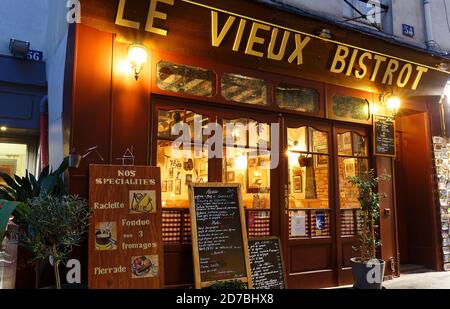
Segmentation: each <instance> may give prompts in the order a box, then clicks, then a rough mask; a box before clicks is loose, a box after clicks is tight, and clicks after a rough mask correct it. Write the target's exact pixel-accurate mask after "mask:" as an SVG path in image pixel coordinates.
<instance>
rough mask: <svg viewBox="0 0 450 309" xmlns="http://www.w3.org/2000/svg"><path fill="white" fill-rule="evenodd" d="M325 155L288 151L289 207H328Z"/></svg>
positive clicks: (327, 167) (327, 164)
mask: <svg viewBox="0 0 450 309" xmlns="http://www.w3.org/2000/svg"><path fill="white" fill-rule="evenodd" d="M328 171H329V161H328V156H327V155H307V154H300V153H295V152H290V153H289V188H288V191H289V208H291V209H295V208H314V209H322V208H328V207H329V203H328V192H329V189H328V181H329V173H328Z"/></svg>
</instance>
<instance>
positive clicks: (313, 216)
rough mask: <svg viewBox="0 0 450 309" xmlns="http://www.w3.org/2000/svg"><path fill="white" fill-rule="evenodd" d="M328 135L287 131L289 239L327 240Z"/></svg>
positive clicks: (303, 129)
mask: <svg viewBox="0 0 450 309" xmlns="http://www.w3.org/2000/svg"><path fill="white" fill-rule="evenodd" d="M328 142H329V139H328V133H327V132H322V131H319V130H316V129H315V128H312V127H306V126H305V127H300V128H288V153H287V155H288V166H289V170H288V177H289V185H288V192H289V222H290V227H289V231H290V238H316V237H329V236H330V209H329V148H328V144H329V143H328Z"/></svg>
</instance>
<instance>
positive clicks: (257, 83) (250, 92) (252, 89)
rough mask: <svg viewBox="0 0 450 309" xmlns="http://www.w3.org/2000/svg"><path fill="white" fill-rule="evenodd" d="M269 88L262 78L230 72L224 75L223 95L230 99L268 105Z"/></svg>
mask: <svg viewBox="0 0 450 309" xmlns="http://www.w3.org/2000/svg"><path fill="white" fill-rule="evenodd" d="M267 88H268V87H267V83H266V81H265V80H262V79H257V78H252V77H247V76H242V75H237V74H229V73H225V74H223V76H222V96H223V97H224V99H225V100H228V101H234V102H239V103H247V104H256V105H267V104H268V101H267Z"/></svg>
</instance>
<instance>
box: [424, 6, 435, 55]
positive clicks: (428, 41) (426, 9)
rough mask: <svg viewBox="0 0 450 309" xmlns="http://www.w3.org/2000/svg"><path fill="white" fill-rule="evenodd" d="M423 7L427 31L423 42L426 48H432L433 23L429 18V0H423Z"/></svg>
mask: <svg viewBox="0 0 450 309" xmlns="http://www.w3.org/2000/svg"><path fill="white" fill-rule="evenodd" d="M423 9H424V12H425V30H426V33H427V37H426V41H425V44H426V45H427V48H428V49H432V47H433V45H434V43H435V41H434V37H433V23H432V18H431V0H423Z"/></svg>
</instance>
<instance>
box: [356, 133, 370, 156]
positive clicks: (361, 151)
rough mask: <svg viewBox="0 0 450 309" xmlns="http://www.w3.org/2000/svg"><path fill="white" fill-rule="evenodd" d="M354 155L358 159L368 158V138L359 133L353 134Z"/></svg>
mask: <svg viewBox="0 0 450 309" xmlns="http://www.w3.org/2000/svg"><path fill="white" fill-rule="evenodd" d="M353 155H355V156H357V157H367V143H366V138H365V137H364V136H362V135H359V134H357V133H353Z"/></svg>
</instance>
